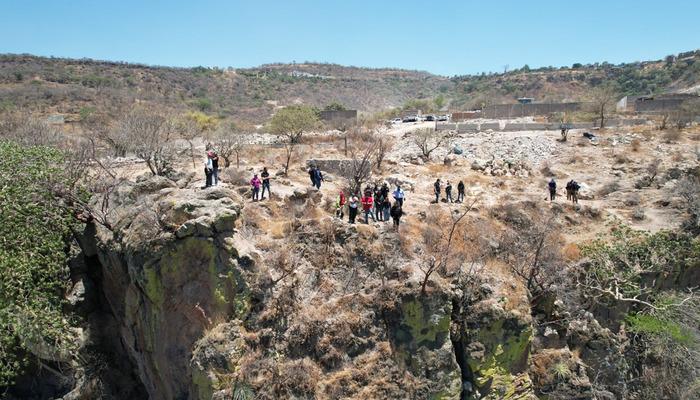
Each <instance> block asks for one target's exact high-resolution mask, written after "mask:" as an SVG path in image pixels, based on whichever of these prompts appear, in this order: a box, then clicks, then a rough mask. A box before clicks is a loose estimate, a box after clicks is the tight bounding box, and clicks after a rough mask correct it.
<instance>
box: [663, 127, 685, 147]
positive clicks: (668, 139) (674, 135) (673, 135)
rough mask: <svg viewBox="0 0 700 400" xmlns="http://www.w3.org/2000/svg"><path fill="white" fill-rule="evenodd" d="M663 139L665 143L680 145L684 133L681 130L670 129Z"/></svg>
mask: <svg viewBox="0 0 700 400" xmlns="http://www.w3.org/2000/svg"><path fill="white" fill-rule="evenodd" d="M661 138H662V139H663V141H664V143H668V144H671V143H678V142H680V140H681V139H682V138H683V132H682V131H681V130H680V129H669V130H667V131H666V132H665V133H664V134H663V135H662V136H661Z"/></svg>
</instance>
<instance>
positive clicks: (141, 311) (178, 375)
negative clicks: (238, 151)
mask: <svg viewBox="0 0 700 400" xmlns="http://www.w3.org/2000/svg"><path fill="white" fill-rule="evenodd" d="M111 201H112V203H111V206H112V210H113V215H112V217H111V223H112V225H113V227H114V229H113V230H112V231H110V230H107V229H105V228H103V227H101V226H100V227H98V229H97V232H96V234H95V235H94V237H93V238H92V240H93V241H94V243H95V248H96V253H97V256H98V258H99V261H100V263H101V265H102V287H103V290H104V294H105V297H106V299H107V301H108V302H109V305H110V308H111V309H112V312H113V313H114V316H115V318H116V320H117V321H118V324H119V326H118V334H119V336H120V337H121V341H122V342H123V343H124V345H125V347H126V349H127V352H128V353H129V356H130V358H131V359H132V360H133V363H134V365H135V366H136V367H137V369H138V375H139V377H140V379H141V381H142V382H143V384H144V386H145V387H146V390H147V391H148V394H149V396H150V398H152V399H185V398H197V397H198V395H199V393H197V391H198V388H197V386H196V385H193V384H192V382H193V380H194V379H195V378H197V374H194V375H193V373H192V370H191V367H190V362H189V361H190V358H191V354H192V351H193V347H194V344H195V342H196V341H197V340H198V339H200V338H201V337H202V336H203V333H204V331H205V330H206V329H208V328H210V327H213V326H214V325H215V324H216V323H217V322H219V321H222V320H228V319H229V318H235V317H236V316H241V315H245V314H246V313H247V310H248V309H249V307H250V279H252V277H253V276H254V275H255V273H256V271H255V258H256V255H255V254H254V251H253V250H251V249H250V248H248V247H246V245H245V243H246V240H245V239H244V238H240V237H238V235H237V233H235V231H234V223H235V221H236V218H237V217H238V215H239V213H240V204H241V200H240V198H239V197H238V196H237V195H236V194H235V193H233V192H231V191H228V190H226V189H221V188H218V189H210V190H195V189H179V188H177V185H176V184H175V183H174V182H172V181H169V180H167V179H165V178H161V177H154V178H151V179H149V180H144V181H142V182H138V183H136V184H130V183H126V184H123V185H122V186H120V187H119V188H118V189H117V191H116V193H115V195H114V196H113V197H112V199H111ZM237 247H240V248H241V249H242V251H240V252H239V251H238V248H237Z"/></svg>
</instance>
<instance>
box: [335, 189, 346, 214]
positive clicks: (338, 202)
mask: <svg viewBox="0 0 700 400" xmlns="http://www.w3.org/2000/svg"><path fill="white" fill-rule="evenodd" d="M343 207H345V193H343V191H342V190H341V191H340V194H338V198H337V199H335V216H336V217H338V218H340V219H343V216H344V214H343Z"/></svg>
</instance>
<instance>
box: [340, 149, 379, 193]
mask: <svg viewBox="0 0 700 400" xmlns="http://www.w3.org/2000/svg"><path fill="white" fill-rule="evenodd" d="M374 154H375V147H374V143H371V142H370V143H368V144H366V145H365V147H364V148H363V149H362V150H359V151H358V150H356V149H354V148H353V149H351V151H350V160H349V161H348V163H347V165H346V167H345V168H343V176H344V177H345V179H347V180H348V185H349V186H350V192H351V193H357V192H359V191H360V190H361V189H362V184H363V183H365V182H367V181H368V180H369V179H370V178H371V177H372V158H373V155H374Z"/></svg>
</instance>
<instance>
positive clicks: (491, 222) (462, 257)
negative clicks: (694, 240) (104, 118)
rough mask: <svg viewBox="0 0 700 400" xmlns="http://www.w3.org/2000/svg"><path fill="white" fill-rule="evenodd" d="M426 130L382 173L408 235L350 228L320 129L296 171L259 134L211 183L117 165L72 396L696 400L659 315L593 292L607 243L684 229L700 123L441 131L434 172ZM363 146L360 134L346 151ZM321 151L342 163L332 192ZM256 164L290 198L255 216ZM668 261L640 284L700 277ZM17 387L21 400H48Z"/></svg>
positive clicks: (74, 269) (81, 267) (85, 296)
mask: <svg viewBox="0 0 700 400" xmlns="http://www.w3.org/2000/svg"><path fill="white" fill-rule="evenodd" d="M428 125H429V124H414V125H405V126H402V127H400V128H393V129H384V128H382V129H383V130H381V135H382V137H383V138H385V139H389V138H391V139H393V143H394V145H393V146H392V147H391V148H390V149H389V151H388V153H387V155H386V159H385V161H384V165H383V167H382V168H381V169H375V170H374V171H373V176H372V178H371V181H375V180H376V181H378V182H382V181H386V182H390V183H392V184H395V183H401V184H402V185H403V187H404V189H405V190H406V191H407V200H406V205H405V212H406V216H405V218H404V219H403V221H402V225H401V227H400V229H399V230H398V231H395V230H394V229H392V227H391V224H390V223H384V222H371V223H369V224H364V223H358V224H356V225H351V224H348V222H347V218H346V219H345V220H340V219H338V218H335V217H334V215H333V201H334V200H335V196H336V194H337V193H338V191H339V190H343V189H344V188H345V187H346V186H347V184H348V181H347V180H346V178H345V177H344V176H342V173H340V172H337V171H335V170H333V168H334V165H336V164H337V163H338V162H339V161H342V160H345V161H346V162H348V161H351V160H350V158H349V157H346V156H344V153H343V150H342V145H341V143H342V141H343V137H342V136H340V135H338V134H336V133H332V132H331V133H328V134H323V133H318V134H316V135H311V136H309V137H307V138H306V139H305V140H306V142H304V143H302V144H301V145H300V148H299V155H300V157H298V158H295V161H294V163H293V165H292V167H291V169H290V174H289V176H287V177H283V176H279V175H280V174H277V172H278V171H277V169H278V167H279V165H280V155H281V153H282V151H283V150H282V149H280V148H277V147H273V146H270V145H269V144H268V143H269V141H268V139H266V138H265V137H260V138H258V139H259V140H258V139H255V140H253V141H252V142H251V143H248V144H246V146H247V147H246V149H247V151H246V154H245V157H244V159H243V162H242V165H241V167H240V168H235V167H234V166H231V167H229V168H228V169H227V170H224V171H222V177H223V183H222V184H221V185H220V186H219V187H215V188H206V189H203V188H202V177H201V176H200V173H199V168H196V169H194V168H193V167H192V165H191V163H189V161H188V160H187V157H184V159H183V161H182V162H181V163H180V164H178V168H177V169H178V171H179V172H178V173H176V174H174V175H171V176H169V177H163V176H150V174H149V173H144V172H145V171H146V169H145V167H144V166H143V165H142V164H140V166H139V164H138V163H137V162H133V163H131V164H129V167H128V168H127V167H125V166H123V165H122V166H121V167H119V168H121V170H122V173H124V174H127V175H128V176H130V177H131V178H129V179H126V180H124V181H122V182H121V183H119V184H118V185H117V186H116V187H115V189H114V190H113V191H111V192H110V194H109V212H108V221H109V223H108V224H105V223H104V221H103V222H102V223H98V222H97V221H93V222H90V223H88V224H86V225H84V230H83V231H82V232H80V233H79V234H78V235H77V241H76V242H75V243H74V252H73V257H72V261H71V275H72V276H73V279H72V282H73V284H72V289H71V290H70V291H69V295H68V298H69V300H70V303H71V304H72V307H73V309H74V310H75V311H76V312H77V313H78V314H80V315H82V321H83V322H82V324H81V329H82V331H83V335H82V338H83V339H82V341H81V342H80V350H79V353H80V354H83V356H82V360H83V361H81V362H74V363H71V364H70V366H67V365H68V364H64V365H66V368H67V369H66V371H65V372H64V374H65V375H66V376H67V378H65V379H67V381H66V382H63V383H62V385H63V386H62V387H64V388H65V387H68V388H70V390H65V389H63V392H64V394H62V395H61V396H62V398H63V399H66V400H68V399H80V398H131V399H138V398H151V399H278V398H290V399H291V398H296V399H311V398H317V399H340V398H344V399H345V398H348V399H351V398H352V399H375V398H376V399H385V398H397V399H398V398H407V399H408V398H410V399H460V400H462V399H536V398H543V399H644V398H662V397H657V396H658V395H659V393H660V391H665V392H666V393H668V396H667V397H665V398H669V399H675V398H684V399H685V398H687V399H691V398H695V397H694V396H697V393H698V392H697V390H696V389H693V388H694V387H695V386H692V385H691V386H689V387H688V388H683V387H681V386H680V385H679V384H678V383H677V382H676V381H675V380H673V379H671V378H670V377H669V376H668V375H664V374H667V373H669V371H673V370H675V371H682V372H677V373H678V375H679V376H684V377H691V378H689V379H692V377H693V376H695V377H696V378H697V375H693V374H694V373H696V372H697V369H694V368H697V360H698V359H697V358H693V357H694V356H691V357H689V358H686V360H685V363H682V362H679V361H678V360H676V359H673V360H671V361H668V360H666V359H665V358H664V357H662V356H660V355H658V354H657V353H655V352H658V351H659V349H660V348H662V347H659V346H661V345H660V344H658V343H657V342H653V341H652V342H647V341H644V340H652V339H653V338H656V336H653V335H651V334H650V333H649V332H647V331H643V330H638V329H641V328H638V327H636V325H634V324H633V323H632V322H630V321H631V320H630V319H629V318H630V317H629V315H637V314H634V313H635V312H639V311H641V310H643V308H637V306H636V305H634V304H628V303H626V302H625V301H621V300H620V299H616V298H606V297H596V296H598V294H595V293H597V292H590V291H588V290H589V289H586V288H585V287H582V286H581V282H582V280H583V279H587V280H591V279H594V278H595V276H591V275H590V274H589V272H588V271H595V270H596V268H599V267H600V265H602V264H597V262H598V261H597V260H598V259H599V258H600V257H603V255H604V254H608V253H604V251H603V250H601V249H603V248H601V247H595V245H594V243H596V242H595V239H596V238H605V240H609V241H611V242H610V243H617V242H614V240H616V239H614V238H615V234H616V233H615V232H626V231H624V230H620V229H622V228H620V227H621V226H628V227H631V228H633V229H637V230H640V231H646V232H651V233H655V232H661V235H662V236H659V237H658V238H659V239H655V240H661V239H660V238H661V237H665V236H663V235H664V233H663V232H664V231H668V230H671V231H676V232H680V231H682V230H683V229H686V228H685V227H684V226H685V225H684V224H685V223H686V222H687V218H688V216H689V214H688V213H689V211H688V210H689V208H688V207H689V206H688V203H687V199H686V198H684V197H683V195H682V193H684V190H686V189H684V187H685V186H684V185H687V184H688V183H687V182H688V181H687V179H688V177H689V176H694V174H696V172H694V171H697V163H698V154H697V145H696V143H698V140H700V131H698V129H697V127H691V128H687V129H684V130H683V131H680V132H675V131H671V132H669V131H659V130H658V129H657V128H656V126H654V125H653V124H649V125H645V126H635V127H625V128H619V129H618V128H612V129H605V130H596V131H595V134H596V135H597V140H596V141H595V142H592V141H591V140H589V139H587V138H584V137H583V136H582V133H583V132H582V131H572V132H571V133H570V135H569V139H568V141H566V142H562V141H561V140H560V135H559V133H558V132H553V131H524V132H497V133H496V132H488V131H487V132H479V133H464V134H460V133H457V132H447V133H445V135H446V137H447V138H448V140H447V141H446V142H445V143H444V145H443V146H441V147H440V148H439V149H437V150H436V151H435V152H434V153H432V154H431V156H430V157H429V158H426V157H423V156H421V154H419V150H418V147H417V146H416V144H415V142H414V138H415V136H416V135H417V133H416V132H417V130H418V129H421V128H425V127H427V126H428ZM367 140H373V139H367V137H365V136H362V135H359V136H351V138H350V141H351V147H353V148H355V147H359V148H361V147H362V146H363V145H364V143H365V142H366V141H367ZM456 148H459V149H460V150H462V151H461V154H455V149H456ZM198 150H202V151H203V148H199V149H198ZM310 159H314V160H317V162H318V163H319V164H320V165H323V166H324V169H326V168H327V169H326V170H325V173H326V178H327V179H326V182H325V183H324V185H323V186H322V188H321V190H320V191H316V190H315V189H312V188H311V187H310V186H309V184H308V175H307V174H306V167H307V160H310ZM657 160H658V161H657ZM321 161H324V162H325V163H323V164H322V163H321ZM262 166H268V167H269V168H271V169H272V172H273V174H274V175H275V178H274V179H273V186H272V190H273V193H274V195H273V197H272V199H266V200H264V201H261V202H252V201H251V200H250V198H249V195H250V194H249V188H248V185H247V183H246V182H247V180H248V179H249V177H250V176H251V175H252V173H254V172H258V171H259V170H260V169H261V168H262ZM552 177H554V178H555V179H556V180H557V181H558V182H559V185H560V186H559V187H560V191H561V189H562V188H563V186H564V183H565V182H566V181H567V180H569V179H576V180H577V181H579V182H580V183H581V186H582V189H581V193H580V202H579V204H571V203H570V202H567V201H566V200H565V199H564V198H561V197H560V199H558V200H557V201H555V202H552V203H550V202H548V201H547V200H545V198H546V196H547V193H546V183H547V181H549V179H551V178H552ZM436 178H441V179H442V180H443V182H444V181H446V180H450V181H451V182H452V183H453V186H454V187H455V189H454V192H455V193H454V194H455V195H456V183H457V182H458V181H460V180H461V181H463V182H464V183H465V184H466V187H467V190H466V199H465V203H462V204H456V203H445V202H440V203H437V204H431V199H433V194H432V184H433V182H434V180H435V179H436ZM562 194H563V193H562ZM562 197H563V196H562ZM103 201H104V198H103V197H100V196H97V197H95V198H94V199H93V202H94V204H95V206H96V207H97V205H99V204H104V203H103ZM616 230H617V231H616ZM632 238H633V239H625V240H630V243H632V241H635V240H642V239H639V238H636V239H634V237H633V236H632ZM664 243H665V242H664ZM674 243H675V242H674ZM678 243H682V240H680V239H679V241H678ZM587 246H588V247H587ZM591 246H593V247H591ZM649 246H654V245H653V244H651V242H650V244H649ZM673 246H680V245H678V244H674V245H673ZM622 248H623V247H620V248H619V249H622ZM586 249H589V250H586ZM606 251H608V250H606ZM609 251H612V250H609ZM616 251H621V250H616ZM650 251H656V250H650ZM677 251H678V252H685V251H689V250H686V249H685V248H679V250H677ZM654 254H655V255H654V256H653V257H651V258H652V259H654V260H656V261H655V262H658V263H660V264H659V265H661V266H664V267H663V268H662V267H658V268H661V269H654V270H651V271H647V272H645V274H647V275H645V276H647V277H649V279H651V280H652V281H653V282H654V285H655V286H654V287H655V288H656V290H658V291H660V292H659V293H662V292H663V293H676V291H678V293H682V292H683V291H685V290H686V289H689V288H692V287H693V286H694V285H696V284H697V282H698V279H700V275H698V274H699V273H700V271H699V270H698V268H697V265H698V264H697V263H695V262H686V261H682V262H681V261H677V262H676V261H674V262H670V263H668V264H663V263H662V262H661V261H659V260H663V259H664V257H667V255H663V254H665V253H663V252H661V253H658V254H657V253H654ZM693 254H694V253H693ZM531 257H534V260H535V261H534V263H535V264H534V266H532V264H531V263H532V262H533V261H532V260H533V258H531ZM621 257H622V256H621ZM625 257H626V256H625ZM689 257H691V256H689ZM692 257H695V256H692ZM640 262H643V261H640ZM654 265H656V264H654ZM535 268H536V269H535ZM540 268H541V270H540ZM638 268H642V267H638ZM664 268H665V269H664ZM533 271H535V272H533ZM586 282H589V285H591V283H590V281H586ZM595 299H598V300H595ZM688 304H695V303H693V302H692V301H691V302H690V303H688ZM691 310H692V309H691ZM689 312H691V313H692V311H689ZM638 315H642V314H638ZM654 315H655V314H654ZM683 315H684V316H683V317H677V318H679V319H678V320H679V321H685V319H684V318H690V320H689V321H690V322H689V324H690V325H687V326H692V324H694V323H696V321H697V320H696V319H695V320H694V319H693V318H694V317H692V316H691V317H687V315H686V314H683ZM693 321H695V322H693ZM683 326H684V327H685V326H686V325H683ZM678 329H681V330H680V331H679V332H686V331H685V330H683V329H686V328H678ZM689 332H691V333H688V334H689V335H691V336H689V337H690V338H691V339H688V340H690V342H683V343H686V345H685V346H688V347H684V348H685V349H691V350H688V351H690V352H691V354H693V353H692V351H694V350H692V349H693V347H692V346H694V345H695V344H694V343H697V342H696V340H697V336H694V335H697V331H689ZM644 335H651V336H644ZM683 337H684V338H685V336H683ZM649 338H652V339H649ZM653 340H656V339H653ZM683 340H686V339H683ZM649 343H656V344H649ZM659 343H660V342H659ZM663 343H666V342H663ZM688 343H690V344H688ZM664 346H667V347H664V348H666V349H667V350H666V351H667V352H668V354H677V353H675V350H673V351H672V350H669V349H675V347H673V346H672V345H670V344H668V343H666V344H664ZM88 354H89V355H90V357H87V355H88ZM654 354H657V355H654ZM689 365H690V366H689ZM667 367H668V368H670V369H664V368H667ZM688 371H690V372H688ZM661 377H666V378H665V379H667V384H666V385H655V381H656V380H658V379H661ZM22 379H24V378H22ZM22 379H20V382H24V381H23V380H22ZM47 382H48V381H47ZM20 386H21V385H20ZM56 387H61V385H60V384H58V383H57V384H56V385H54V389H53V390H55V391H56V393H60V392H61V390H59V389H56ZM695 388H696V387H695ZM22 390H27V389H26V388H25V389H22ZM22 390H20V388H19V387H18V388H16V389H13V390H12V391H10V393H9V396H10V397H9V398H23V397H26V398H30V397H31V398H47V396H42V395H40V394H37V393H36V392H32V391H30V390H27V391H24V392H23V391H22ZM44 390H46V391H48V389H46V387H45V388H44ZM22 393H24V395H22ZM13 396H14V397H13Z"/></svg>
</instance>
